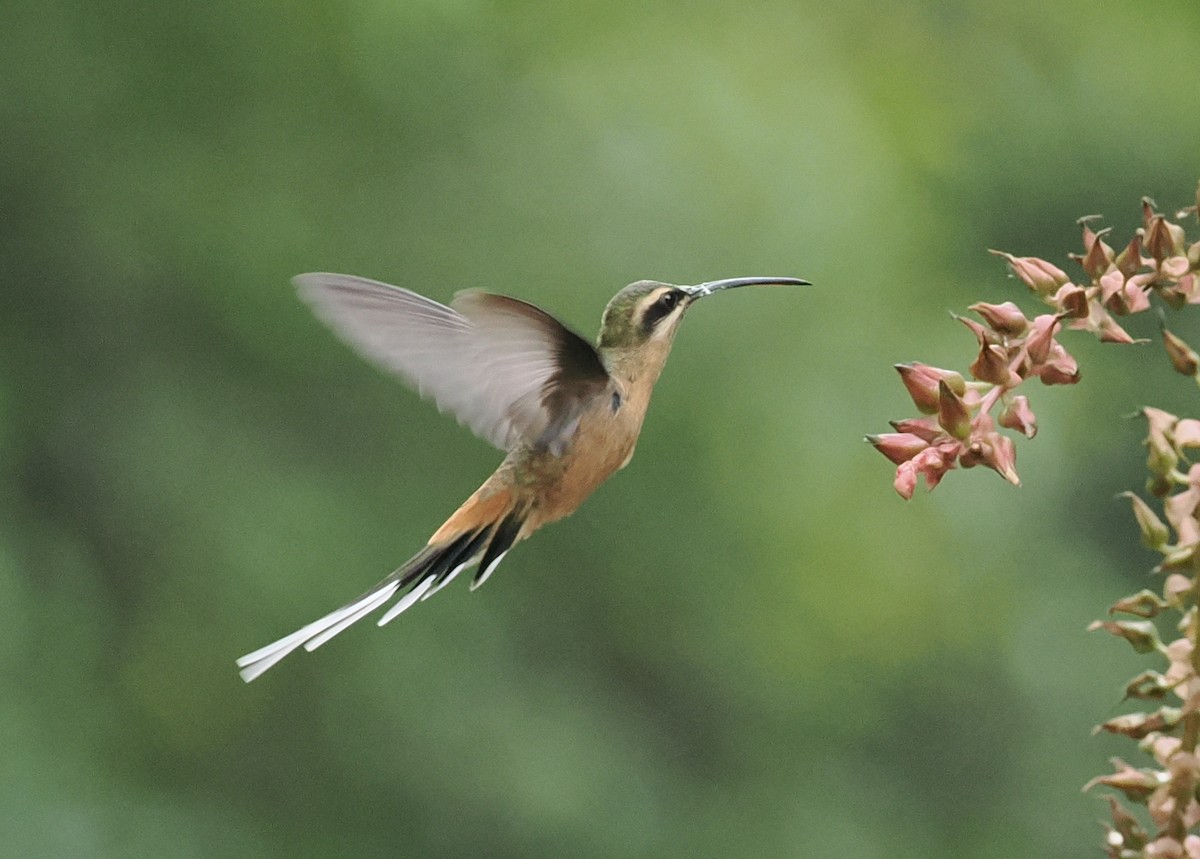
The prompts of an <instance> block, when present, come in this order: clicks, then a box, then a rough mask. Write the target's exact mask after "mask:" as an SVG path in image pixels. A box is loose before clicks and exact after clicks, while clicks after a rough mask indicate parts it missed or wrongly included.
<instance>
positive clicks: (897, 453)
mask: <svg viewBox="0 0 1200 859" xmlns="http://www.w3.org/2000/svg"><path fill="white" fill-rule="evenodd" d="M867 441H869V442H870V443H871V444H872V445H874V447H875V449H876V450H877V451H879V452H880V453H882V454H883V455H884V456H886V457H887V458H888V459H890V460H891V461H892V462H894V463H895V464H896V465H899V464H900V463H902V462H908V461H909V460H910V459H912V458H913V457H914V456H916V455H917V454H918V453H920V452H921V451H923V450H924V449H925V448H927V447H929V443H928V442H927V441H925V440H924V439H923V438H921V437H920V436H916V435H913V434H912V433H907V432H885V433H880V434H879V435H869V436H867Z"/></svg>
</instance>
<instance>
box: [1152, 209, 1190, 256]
mask: <svg viewBox="0 0 1200 859" xmlns="http://www.w3.org/2000/svg"><path fill="white" fill-rule="evenodd" d="M1145 230H1146V234H1145V237H1144V238H1143V239H1142V242H1143V244H1145V246H1146V251H1147V252H1148V253H1149V254H1150V256H1152V257H1154V259H1155V261H1156V262H1159V263H1161V262H1162V261H1163V260H1165V259H1166V258H1167V257H1172V256H1181V255H1183V254H1184V239H1185V236H1184V231H1183V227H1181V226H1179V224H1172V223H1171V222H1170V221H1168V220H1167V218H1166V216H1165V215H1154V216H1153V217H1152V218H1151V219H1150V222H1149V223H1148V224H1147V225H1146V228H1145Z"/></svg>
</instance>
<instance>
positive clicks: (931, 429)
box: [888, 415, 945, 442]
mask: <svg viewBox="0 0 1200 859" xmlns="http://www.w3.org/2000/svg"><path fill="white" fill-rule="evenodd" d="M888 423H889V424H891V426H892V429H894V430H895V431H896V432H903V433H912V434H913V435H915V436H917V437H918V438H919V439H921V440H922V441H928V442H932V441H933V440H934V439H936V438H937V437H938V436H944V435H945V431H944V430H943V429H942V428H941V427H940V426H938V422H937V418H935V417H933V416H932V415H929V416H927V417H923V418H905V419H904V420H902V421H888Z"/></svg>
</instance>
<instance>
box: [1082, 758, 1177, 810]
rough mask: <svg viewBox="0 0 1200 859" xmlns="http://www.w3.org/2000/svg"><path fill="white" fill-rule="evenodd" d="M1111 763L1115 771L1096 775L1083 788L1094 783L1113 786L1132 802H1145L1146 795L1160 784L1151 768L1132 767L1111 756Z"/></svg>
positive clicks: (1089, 787) (1090, 786)
mask: <svg viewBox="0 0 1200 859" xmlns="http://www.w3.org/2000/svg"><path fill="white" fill-rule="evenodd" d="M1112 764H1113V767H1114V768H1115V769H1116V770H1117V771H1116V772H1115V773H1113V774H1112V775H1102V776H1096V778H1094V779H1092V780H1091V781H1089V782H1088V783H1087V784H1085V785H1084V786H1083V789H1084V790H1091V789H1092V788H1093V787H1095V786H1096V785H1098V784H1102V785H1105V786H1107V787H1115V788H1116V789H1117V790H1119V791H1121V792H1122V793H1124V794H1125V796H1126V797H1127V798H1128V799H1130V800H1131V801H1133V802H1139V801H1140V802H1145V801H1146V797H1148V796H1149V795H1150V794H1152V793H1153V792H1154V791H1156V790H1157V789H1158V787H1159V785H1160V784H1162V782H1160V781H1159V779H1158V774H1157V773H1155V772H1153V771H1151V770H1139V769H1134V768H1133V767H1131V766H1130V765H1129V764H1127V763H1125V761H1123V760H1121V759H1120V758H1113V759H1112Z"/></svg>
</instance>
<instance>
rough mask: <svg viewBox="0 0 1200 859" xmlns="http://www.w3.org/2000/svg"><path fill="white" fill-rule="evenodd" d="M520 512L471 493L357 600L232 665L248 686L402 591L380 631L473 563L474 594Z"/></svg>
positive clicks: (510, 540)
mask: <svg viewBox="0 0 1200 859" xmlns="http://www.w3.org/2000/svg"><path fill="white" fill-rule="evenodd" d="M526 512H527V511H526V510H524V509H518V508H517V507H515V506H514V505H513V504H512V503H511V497H510V496H509V494H508V493H507V492H501V493H496V494H493V495H490V496H481V494H480V493H478V492H477V493H476V494H475V495H472V496H471V498H469V499H468V500H467V502H466V503H465V504H463V506H462V507H460V508H459V509H458V511H457V512H456V513H455V514H454V515H453V516H451V517H450V519H448V520H447V521H446V524H444V525H443V526H442V527H441V528H439V529H438V531H437V533H435V534H434V535H433V536H432V537H431V538H430V539H429V543H428V544H426V546H425V548H423V549H421V551H419V552H417V554H415V555H413V557H411V558H410V559H409V560H408V561H406V562H405V563H404V564H403V565H402V566H401V567H400V568H399V569H397V570H395V571H394V572H393V573H392V574H391V575H389V576H388V577H387V578H385V579H383V580H382V581H381V582H379V583H378V584H377V585H375V586H374V587H373V588H371V589H370V590H368V591H367V592H366V593H364V594H363V595H362V596H360V597H358V598H357V599H354V600H351V601H350V602H348V603H346V605H344V606H342V607H341V608H339V609H338V610H337V611H333V612H330V613H329V614H327V615H325V616H324V617H322V618H320V619H319V620H314V621H313V622H312V623H310V624H308V625H307V626H303V627H301V628H300V629H298V630H296V631H295V632H293V633H292V634H291V635H288V636H285V637H283V638H281V639H279V640H278V641H276V642H274V643H272V644H268V645H267V646H266V647H260V648H259V649H258V650H256V651H254V652H253V653H247V654H246V655H245V656H243V657H242V658H241V659H239V660H238V661H237V665H238V669H239V673H240V674H241V675H242V679H243V680H244V681H246V682H247V683H249V682H250V681H251V680H253V679H254V678H256V677H258V676H259V675H260V674H262V673H263V672H264V671H266V670H267V669H268V668H270V667H271V666H272V665H274V664H275V663H276V662H278V661H279V660H281V659H283V657H285V656H287V655H288V654H289V653H291V652H292V651H293V650H295V649H296V648H297V647H300V646H302V645H303V647H304V649H305V650H309V651H312V650H316V649H317V648H318V647H320V646H321V645H322V644H324V643H325V642H326V641H328V640H329V639H331V638H333V637H334V636H335V635H337V634H338V633H339V632H341V631H342V630H344V629H345V628H346V627H348V626H350V625H351V624H353V623H355V622H356V621H359V620H361V619H362V618H364V617H366V616H367V615H368V614H370V613H371V612H373V611H374V610H375V609H377V608H379V607H380V606H382V605H383V604H384V603H386V602H387V601H388V600H390V599H391V598H392V597H394V596H395V595H396V594H398V593H401V592H404V595H403V596H401V597H400V599H399V600H397V601H396V603H395V604H394V605H392V607H391V608H389V609H388V610H387V612H386V613H385V614H384V615H383V617H381V618H379V621H378V624H379V626H383V625H384V624H385V623H387V622H388V621H390V620H392V619H394V618H395V617H396V616H397V615H399V614H400V613H401V612H403V611H404V610H405V609H408V608H410V607H411V606H412V605H413V604H415V603H416V602H417V601H418V600H424V599H428V598H429V597H431V596H433V595H434V594H435V593H437V592H438V591H439V590H441V589H442V588H444V587H445V586H446V585H448V584H449V583H450V582H451V580H452V579H454V577H455V576H457V575H458V574H459V573H461V572H462V571H463V570H465V569H467V568H468V567H470V566H472V565H473V564H478V565H479V569H478V570H477V571H476V573H475V576H474V578H473V579H472V580H471V590H475V588H477V587H479V586H480V585H481V584H483V583H484V582H485V581H487V579H488V577H489V576H490V575H491V574H492V573H493V572H494V571H495V569H496V567H497V566H498V565H499V564H500V561H501V560H503V559H504V555H505V554H506V553H507V552H508V550H509V549H511V548H512V546H513V544H514V543H515V542H516V541H517V540H518V539H519V538H520V537H522V536H523V535H522V534H521V528H522V526H523V525H524V523H525V517H526ZM405 589H407V591H405Z"/></svg>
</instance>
